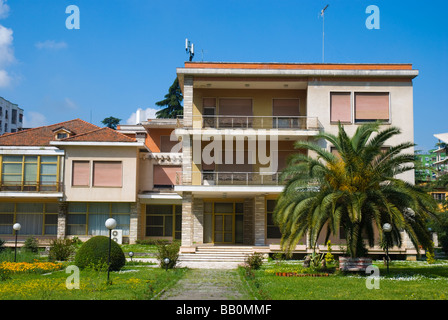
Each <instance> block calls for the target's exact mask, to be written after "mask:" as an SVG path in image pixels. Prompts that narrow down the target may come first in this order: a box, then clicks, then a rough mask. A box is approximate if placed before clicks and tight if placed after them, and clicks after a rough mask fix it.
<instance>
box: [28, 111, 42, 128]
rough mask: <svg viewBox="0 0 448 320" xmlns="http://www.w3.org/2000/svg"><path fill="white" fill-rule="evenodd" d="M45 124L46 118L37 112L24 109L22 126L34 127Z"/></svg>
mask: <svg viewBox="0 0 448 320" xmlns="http://www.w3.org/2000/svg"><path fill="white" fill-rule="evenodd" d="M45 125H47V118H46V117H45V116H44V115H43V114H42V113H39V112H35V111H25V113H24V114H23V127H24V128H35V127H41V126H45Z"/></svg>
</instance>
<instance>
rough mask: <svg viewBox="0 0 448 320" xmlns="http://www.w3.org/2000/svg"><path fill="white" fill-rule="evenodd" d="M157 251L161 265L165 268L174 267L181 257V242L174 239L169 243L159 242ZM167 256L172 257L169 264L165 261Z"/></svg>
mask: <svg viewBox="0 0 448 320" xmlns="http://www.w3.org/2000/svg"><path fill="white" fill-rule="evenodd" d="M156 245H157V253H156V258H157V260H159V263H160V267H161V268H163V269H166V268H167V269H173V268H175V267H176V265H177V260H178V259H179V247H180V243H179V242H178V241H173V242H172V243H168V242H166V241H160V242H157V244H156ZM165 258H168V259H170V261H169V262H168V264H166V263H165V261H164V260H165Z"/></svg>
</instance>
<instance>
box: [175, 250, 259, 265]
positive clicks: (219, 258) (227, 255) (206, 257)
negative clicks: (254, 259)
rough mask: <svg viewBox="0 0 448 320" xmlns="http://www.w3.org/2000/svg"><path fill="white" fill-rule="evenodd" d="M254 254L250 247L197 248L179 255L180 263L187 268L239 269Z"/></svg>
mask: <svg viewBox="0 0 448 320" xmlns="http://www.w3.org/2000/svg"><path fill="white" fill-rule="evenodd" d="M253 253H254V249H253V247H250V246H218V245H215V246H197V247H196V249H195V250H194V251H191V252H182V250H181V253H180V254H179V263H180V264H181V265H183V266H187V267H197V268H199V267H203V268H207V267H216V268H219V267H223V268H228V267H233V268H235V267H237V266H238V265H239V264H243V263H244V262H245V260H246V258H247V257H248V256H250V255H251V254H253Z"/></svg>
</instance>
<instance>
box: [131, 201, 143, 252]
mask: <svg viewBox="0 0 448 320" xmlns="http://www.w3.org/2000/svg"><path fill="white" fill-rule="evenodd" d="M140 215H141V204H140V201H139V200H138V199H137V202H133V203H131V212H130V224H129V244H135V243H136V242H137V240H138V238H139V235H140V234H139V225H140Z"/></svg>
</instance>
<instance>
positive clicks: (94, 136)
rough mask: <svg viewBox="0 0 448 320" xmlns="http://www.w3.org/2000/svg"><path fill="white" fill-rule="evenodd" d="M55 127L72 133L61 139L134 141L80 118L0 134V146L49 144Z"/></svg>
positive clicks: (52, 139)
mask: <svg viewBox="0 0 448 320" xmlns="http://www.w3.org/2000/svg"><path fill="white" fill-rule="evenodd" d="M55 129H66V130H68V131H70V132H71V133H73V134H74V135H73V136H71V137H69V138H65V139H61V141H91V142H98V141H100V142H135V141H136V140H135V139H132V138H129V137H127V136H125V135H123V134H121V133H119V132H117V131H115V130H113V129H110V128H100V127H98V126H96V125H94V124H91V123H88V122H86V121H84V120H81V119H74V120H69V121H65V122H60V123H56V124H53V125H49V126H43V127H37V128H32V129H27V130H23V131H18V132H14V133H10V134H4V135H2V136H0V146H49V145H50V142H51V141H55V140H56V139H55Z"/></svg>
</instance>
